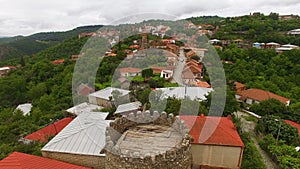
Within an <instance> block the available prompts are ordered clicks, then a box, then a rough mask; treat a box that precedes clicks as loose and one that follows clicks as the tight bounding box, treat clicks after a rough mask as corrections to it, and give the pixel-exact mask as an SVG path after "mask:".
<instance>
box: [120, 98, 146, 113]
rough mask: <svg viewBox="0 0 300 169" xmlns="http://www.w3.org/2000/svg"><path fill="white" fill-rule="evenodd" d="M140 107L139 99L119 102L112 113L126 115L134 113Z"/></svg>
mask: <svg viewBox="0 0 300 169" xmlns="http://www.w3.org/2000/svg"><path fill="white" fill-rule="evenodd" d="M141 107H142V103H141V102H139V101H136V102H132V103H126V104H121V105H119V106H118V107H117V110H116V111H115V113H114V114H115V115H117V114H120V115H126V114H129V113H136V112H137V111H139V110H140V109H141Z"/></svg>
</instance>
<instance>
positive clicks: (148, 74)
mask: <svg viewBox="0 0 300 169" xmlns="http://www.w3.org/2000/svg"><path fill="white" fill-rule="evenodd" d="M152 76H153V69H151V68H148V69H144V70H142V77H143V78H145V79H146V78H149V77H152Z"/></svg>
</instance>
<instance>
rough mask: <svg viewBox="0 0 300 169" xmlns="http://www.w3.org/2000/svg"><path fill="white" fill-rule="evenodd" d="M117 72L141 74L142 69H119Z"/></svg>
mask: <svg viewBox="0 0 300 169" xmlns="http://www.w3.org/2000/svg"><path fill="white" fill-rule="evenodd" d="M119 71H120V72H121V73H140V72H142V69H139V68H132V67H127V68H119Z"/></svg>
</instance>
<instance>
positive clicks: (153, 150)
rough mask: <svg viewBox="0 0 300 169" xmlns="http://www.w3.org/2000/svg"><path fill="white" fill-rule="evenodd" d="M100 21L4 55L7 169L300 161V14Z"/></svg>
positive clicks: (205, 168)
mask: <svg viewBox="0 0 300 169" xmlns="http://www.w3.org/2000/svg"><path fill="white" fill-rule="evenodd" d="M246 23H247V24H246ZM245 25H247V26H245ZM92 28H93V27H89V28H88V29H87V30H88V31H85V29H83V28H82V29H83V30H84V31H82V32H76V33H77V34H76V36H72V37H71V38H69V39H65V40H64V41H62V42H60V43H57V44H55V45H53V46H51V47H49V48H48V47H47V48H45V49H43V50H41V51H39V52H37V53H34V54H32V55H31V56H22V57H15V58H14V57H13V56H12V55H10V57H12V58H9V59H7V60H3V62H1V68H0V84H1V89H0V96H1V98H2V99H1V100H0V102H1V103H0V111H1V112H0V129H1V130H0V132H1V135H0V143H1V146H0V158H1V161H0V168H2V167H3V168H5V167H7V168H9V167H12V168H13V167H16V166H24V167H27V168H33V167H37V168H42V167H46V168H55V167H57V166H59V168H99V169H102V168H107V169H110V168H111V169H112V168H128V169H134V168H136V169H142V168H145V169H152V168H166V169H168V168H170V169H171V168H179V169H196V168H201V169H222V168H228V169H229V168H231V169H240V168H241V169H247V168H249V169H250V168H253V166H255V168H257V169H264V168H300V166H299V164H300V161H299V160H300V152H299V146H300V145H299V144H300V137H299V134H300V118H299V117H300V116H299V113H300V97H299V96H300V87H299V85H300V81H299V71H300V69H299V65H300V62H299V59H298V57H299V56H300V47H299V45H300V41H299V39H300V31H299V28H300V19H299V16H296V15H279V14H276V13H271V14H270V15H264V14H261V13H253V14H250V15H246V16H241V17H228V18H221V17H193V18H189V19H187V20H180V21H163V20H154V21H144V22H141V23H136V24H124V25H119V26H103V27H102V26H101V28H100V29H99V27H96V26H95V29H94V30H91V29H92ZM45 36H46V35H45ZM53 36H54V35H53ZM44 39H47V38H45V37H44ZM23 40H24V39H23ZM9 43H11V42H9ZM49 43H50V42H49ZM3 56H4V55H3ZM93 75H94V76H93Z"/></svg>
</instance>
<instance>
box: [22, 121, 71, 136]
mask: <svg viewBox="0 0 300 169" xmlns="http://www.w3.org/2000/svg"><path fill="white" fill-rule="evenodd" d="M72 120H73V118H64V119H62V120H59V121H57V122H55V123H53V124H50V125H49V126H47V127H44V128H42V129H40V130H38V131H36V132H34V133H32V134H30V135H28V136H26V137H24V138H25V139H28V140H34V141H39V142H47V141H48V139H49V137H51V136H55V135H56V134H58V133H59V132H60V131H61V130H62V129H64V128H65V127H66V126H67V125H68V124H69V123H70V122H71V121H72Z"/></svg>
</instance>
